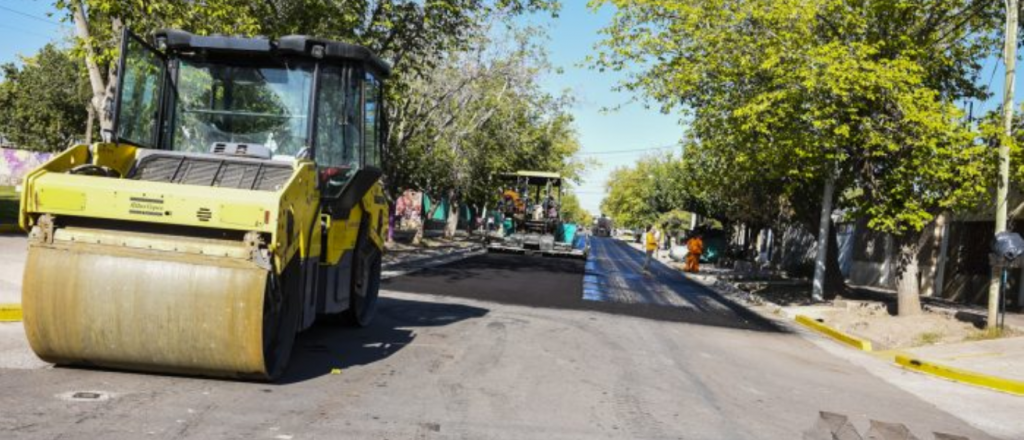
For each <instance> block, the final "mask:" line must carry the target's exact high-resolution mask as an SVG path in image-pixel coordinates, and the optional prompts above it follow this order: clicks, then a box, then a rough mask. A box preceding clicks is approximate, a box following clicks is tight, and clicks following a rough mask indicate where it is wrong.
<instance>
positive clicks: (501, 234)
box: [487, 171, 589, 258]
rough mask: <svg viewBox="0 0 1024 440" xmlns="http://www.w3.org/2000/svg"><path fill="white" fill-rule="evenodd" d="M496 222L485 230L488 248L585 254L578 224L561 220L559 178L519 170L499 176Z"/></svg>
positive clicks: (518, 251) (555, 175)
mask: <svg viewBox="0 0 1024 440" xmlns="http://www.w3.org/2000/svg"><path fill="white" fill-rule="evenodd" d="M501 180H502V181H503V182H504V184H503V186H502V188H501V191H500V192H501V195H500V199H499V201H498V213H499V222H498V224H499V225H500V227H498V228H497V229H496V230H494V231H489V232H488V237H487V238H488V250H489V251H496V252H516V253H540V254H544V255H555V256H570V257H584V258H585V257H586V253H587V251H588V248H589V246H588V241H587V239H586V235H585V234H578V230H577V229H578V228H577V225H575V224H573V223H567V222H563V221H562V216H561V209H560V208H561V202H562V177H561V176H560V175H559V174H558V173H549V172H540V171H518V172H516V173H511V174H505V175H503V176H501Z"/></svg>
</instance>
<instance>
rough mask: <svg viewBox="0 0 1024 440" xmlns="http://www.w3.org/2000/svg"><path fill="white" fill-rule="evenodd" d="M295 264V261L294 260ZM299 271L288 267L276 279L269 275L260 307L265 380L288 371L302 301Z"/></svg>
mask: <svg viewBox="0 0 1024 440" xmlns="http://www.w3.org/2000/svg"><path fill="white" fill-rule="evenodd" d="M296 260H298V258H296ZM300 276H301V270H300V267H299V265H298V263H297V261H296V262H295V263H292V264H291V265H289V267H288V268H287V269H286V270H285V272H284V273H283V274H282V276H280V277H276V276H275V275H273V274H271V275H270V278H269V279H268V280H267V289H266V293H265V295H264V303H263V362H264V366H265V367H266V370H267V376H266V377H263V379H265V380H271V381H273V380H277V379H278V378H280V377H281V376H282V375H283V374H284V373H285V371H287V369H288V363H289V361H290V360H291V355H292V349H293V348H294V347H295V336H296V334H297V333H298V327H299V315H300V312H301V308H302V298H301V295H300V294H299V293H300V292H301V289H299V286H298V284H299V278H300Z"/></svg>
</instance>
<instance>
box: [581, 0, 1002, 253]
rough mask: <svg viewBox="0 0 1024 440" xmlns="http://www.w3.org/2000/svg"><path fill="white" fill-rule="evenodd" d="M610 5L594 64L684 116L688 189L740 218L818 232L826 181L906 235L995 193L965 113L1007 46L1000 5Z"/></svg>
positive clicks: (617, 1) (950, 1)
mask: <svg viewBox="0 0 1024 440" xmlns="http://www.w3.org/2000/svg"><path fill="white" fill-rule="evenodd" d="M605 4H612V5H614V6H615V7H616V8H617V11H616V13H615V17H614V19H613V22H612V23H611V24H610V25H609V26H608V27H607V28H606V29H605V30H604V33H605V35H606V39H605V40H604V41H603V42H602V43H601V44H600V45H599V49H600V53H599V55H598V56H597V57H596V58H594V59H593V60H592V64H593V66H594V67H595V68H597V69H610V70H617V71H626V72H628V73H629V74H630V76H629V79H628V80H627V81H626V82H625V83H624V84H623V85H622V87H623V88H624V89H626V90H630V91H633V92H636V93H638V94H640V95H641V96H643V97H645V98H646V99H650V100H652V101H654V102H656V103H659V104H661V106H662V108H663V109H664V110H666V111H668V110H674V109H678V110H682V111H684V112H686V114H687V115H688V116H689V122H690V128H691V130H690V139H689V143H688V144H687V150H686V156H685V158H686V160H685V162H686V163H687V164H688V165H687V169H688V170H689V171H690V172H691V175H693V176H694V178H693V179H692V182H693V183H694V185H696V187H695V188H692V189H691V192H692V193H696V194H698V195H700V197H699V198H700V199H702V200H705V201H709V202H711V203H712V205H713V206H714V207H715V208H717V209H718V210H720V211H724V213H725V214H726V215H727V216H728V217H730V218H732V219H740V220H741V221H747V222H752V223H758V222H762V224H764V222H770V221H775V220H776V219H779V218H792V219H796V220H799V221H803V222H804V223H805V224H806V223H811V224H813V221H814V219H815V215H814V209H813V208H814V205H815V204H814V203H808V201H816V200H818V199H819V198H820V187H821V182H822V181H824V180H825V179H826V178H827V177H828V176H833V177H837V178H838V185H837V187H838V193H839V194H844V195H846V196H847V197H845V198H844V199H842V200H839V203H837V207H839V208H846V209H847V210H848V212H850V213H851V215H852V216H854V217H864V218H867V219H868V224H869V226H870V227H872V228H873V229H876V230H879V231H884V232H891V233H895V234H904V233H906V232H910V231H919V230H920V229H921V228H922V227H923V226H924V225H926V224H927V223H928V222H929V221H931V219H932V218H933V216H934V215H935V213H936V212H938V211H940V210H945V209H958V208H964V207H968V206H973V205H974V204H976V203H977V202H978V200H979V199H980V197H981V196H982V195H983V194H984V193H985V188H986V185H985V182H984V180H983V177H984V173H985V170H986V169H988V168H987V167H988V166H990V165H989V164H990V163H991V160H990V159H991V154H990V153H991V151H990V150H989V149H988V148H985V147H984V146H983V145H981V144H979V143H977V142H975V137H976V135H977V133H976V132H974V130H973V129H972V127H971V126H969V125H967V124H964V123H963V122H962V118H963V115H962V112H960V111H959V110H958V109H957V107H956V106H955V105H954V102H955V100H957V99H962V98H979V97H984V96H985V95H986V91H985V90H984V89H983V88H981V87H979V86H977V85H976V84H977V82H976V81H974V79H975V77H976V75H977V73H978V71H979V69H980V64H979V61H980V60H982V59H984V58H985V57H986V56H987V55H990V54H992V53H994V52H995V50H996V49H997V47H998V44H997V42H998V37H997V35H998V32H999V30H1000V22H999V17H1000V15H1001V11H1000V10H999V9H1000V7H999V4H998V2H989V1H984V0H928V1H924V2H904V1H892V0H862V1H857V2H848V1H842V0H811V1H805V0H799V1H798V0H784V1H778V0H744V1H724V0H673V1H668V0H606V1H593V2H592V6H594V7H599V6H601V5H605ZM635 66H640V67H639V68H635ZM850 188H857V189H858V190H857V191H848V189H850ZM716 201H717V202H716ZM818 206H820V205H818Z"/></svg>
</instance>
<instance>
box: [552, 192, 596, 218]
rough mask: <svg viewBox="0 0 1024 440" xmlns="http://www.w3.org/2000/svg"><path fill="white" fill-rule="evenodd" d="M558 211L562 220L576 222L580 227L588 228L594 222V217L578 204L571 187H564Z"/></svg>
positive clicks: (578, 201)
mask: <svg viewBox="0 0 1024 440" xmlns="http://www.w3.org/2000/svg"><path fill="white" fill-rule="evenodd" d="M559 212H560V213H561V214H562V220H564V221H566V222H569V223H576V224H577V225H580V227H581V228H588V227H590V225H591V224H593V223H594V217H593V216H592V215H591V214H590V213H589V212H587V210H585V209H583V207H582V206H580V199H579V198H578V197H576V194H573V193H572V190H571V188H566V189H565V193H564V194H562V201H561V207H560V209H559Z"/></svg>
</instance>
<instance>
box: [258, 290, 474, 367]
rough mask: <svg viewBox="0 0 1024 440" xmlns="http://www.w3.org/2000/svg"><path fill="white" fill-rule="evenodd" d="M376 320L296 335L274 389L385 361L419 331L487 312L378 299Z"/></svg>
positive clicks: (319, 327)
mask: <svg viewBox="0 0 1024 440" xmlns="http://www.w3.org/2000/svg"><path fill="white" fill-rule="evenodd" d="M378 307H379V308H378V310H377V317H376V319H375V320H374V321H373V324H371V325H370V326H369V327H367V328H352V327H345V326H341V325H338V324H331V323H322V324H321V323H318V324H316V325H314V326H313V328H311V329H309V330H307V331H305V332H303V333H302V334H300V335H299V338H298V340H296V341H295V344H296V345H295V351H293V352H292V359H291V365H290V366H289V367H288V372H287V373H285V376H284V377H282V378H281V379H280V380H279V381H278V382H277V383H278V384H280V385H287V384H290V383H295V382H302V381H305V380H309V379H313V378H316V377H319V376H323V375H327V374H330V373H331V370H332V369H335V368H339V369H342V370H344V369H346V368H349V367H353V366H356V365H367V364H371V363H373V362H377V361H380V360H381V359H384V358H387V357H388V356H391V355H393V354H395V353H396V352H398V351H399V350H401V349H403V348H405V346H406V345H408V344H410V343H412V341H413V339H415V337H416V336H415V330H416V328H420V327H438V326H443V325H448V324H453V323H456V322H459V321H463V320H466V319H471V318H479V317H482V316H484V315H486V314H487V312H488V310H487V309H484V308H480V307H472V306H466V305H460V304H440V303H433V302H422V301H409V300H401V299H396V298H385V297H381V299H380V303H379V304H378Z"/></svg>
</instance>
